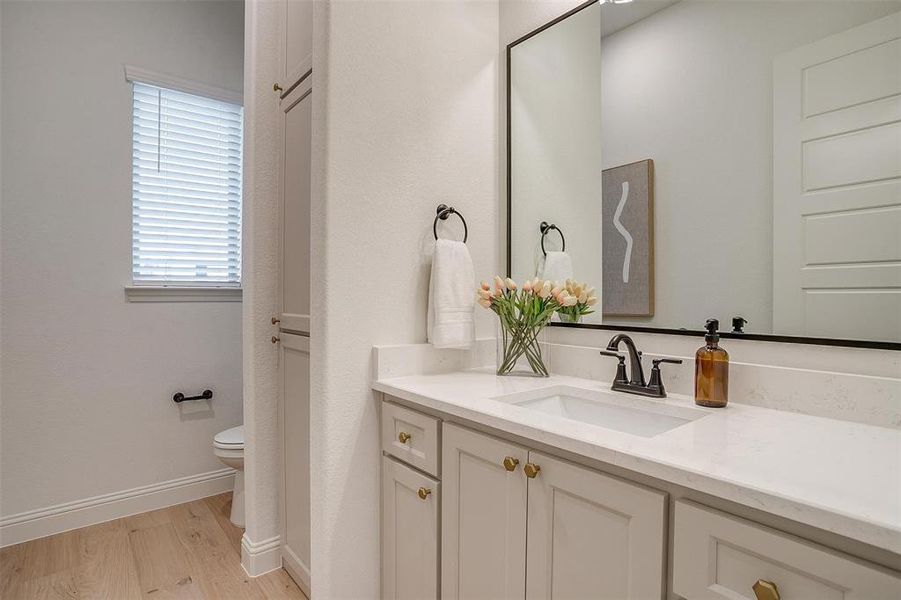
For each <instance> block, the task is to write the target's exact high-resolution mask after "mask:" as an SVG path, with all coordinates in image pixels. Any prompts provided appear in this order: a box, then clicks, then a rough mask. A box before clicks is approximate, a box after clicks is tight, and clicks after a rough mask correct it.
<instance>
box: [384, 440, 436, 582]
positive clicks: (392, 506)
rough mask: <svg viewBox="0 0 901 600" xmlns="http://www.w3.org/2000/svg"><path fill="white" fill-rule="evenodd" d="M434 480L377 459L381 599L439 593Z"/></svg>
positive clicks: (389, 461)
mask: <svg viewBox="0 0 901 600" xmlns="http://www.w3.org/2000/svg"><path fill="white" fill-rule="evenodd" d="M438 499H439V484H438V482H437V481H435V480H434V479H432V478H430V477H426V476H425V475H422V474H421V473H419V472H417V471H414V470H413V469H411V468H410V467H407V466H405V465H402V464H400V463H399V462H397V461H395V460H394V459H392V458H389V457H387V456H383V457H382V599H383V600H395V599H401V598H409V599H410V600H427V599H429V598H437V597H438V501H439V500H438Z"/></svg>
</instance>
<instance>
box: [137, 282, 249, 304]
mask: <svg viewBox="0 0 901 600" xmlns="http://www.w3.org/2000/svg"><path fill="white" fill-rule="evenodd" d="M242 296H243V290H242V289H241V288H239V287H202V286H195V287H192V286H157V285H127V286H125V299H126V300H128V301H129V302H241V298H242Z"/></svg>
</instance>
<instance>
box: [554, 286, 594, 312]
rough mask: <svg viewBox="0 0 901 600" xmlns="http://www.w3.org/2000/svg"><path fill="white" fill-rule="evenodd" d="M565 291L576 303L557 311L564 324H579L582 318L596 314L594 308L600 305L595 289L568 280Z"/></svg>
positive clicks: (564, 287)
mask: <svg viewBox="0 0 901 600" xmlns="http://www.w3.org/2000/svg"><path fill="white" fill-rule="evenodd" d="M563 291H565V292H566V293H567V294H568V295H569V296H572V297H573V298H575V299H576V302H575V304H571V305H568V306H563V307H561V308H559V309H558V310H557V314H558V315H559V316H560V320H561V321H562V322H564V323H578V322H579V321H581V320H582V317H584V316H585V315H590V314H591V313H593V312H594V309H593V308H592V307H593V306H594V305H595V304H597V303H598V297H597V295H596V294H595V293H594V288H593V287H591V286H589V285H588V284H587V283H579V282H578V281H573V280H572V279H567V280H566V284H565V285H564V286H563Z"/></svg>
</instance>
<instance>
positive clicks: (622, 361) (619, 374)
mask: <svg viewBox="0 0 901 600" xmlns="http://www.w3.org/2000/svg"><path fill="white" fill-rule="evenodd" d="M601 354H602V355H604V356H612V357H613V358H616V359H618V360H619V364H618V365H616V376H615V377H614V378H613V382H614V383H629V378H628V377H626V357H625V355H623V354H620V353H619V352H610V351H609V350H601Z"/></svg>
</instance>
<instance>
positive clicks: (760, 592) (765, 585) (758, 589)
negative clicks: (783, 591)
mask: <svg viewBox="0 0 901 600" xmlns="http://www.w3.org/2000/svg"><path fill="white" fill-rule="evenodd" d="M751 589H752V590H754V594H755V595H756V596H757V600H779V598H780V596H779V588H777V587H776V584H775V583H773V582H772V581H767V580H766V579H758V580H757V583H755V584H754V585H752V586H751Z"/></svg>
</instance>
